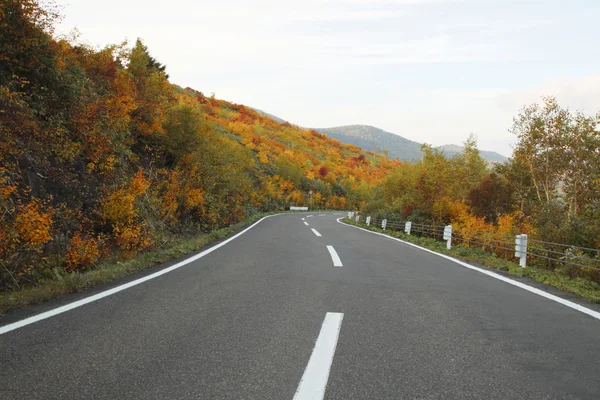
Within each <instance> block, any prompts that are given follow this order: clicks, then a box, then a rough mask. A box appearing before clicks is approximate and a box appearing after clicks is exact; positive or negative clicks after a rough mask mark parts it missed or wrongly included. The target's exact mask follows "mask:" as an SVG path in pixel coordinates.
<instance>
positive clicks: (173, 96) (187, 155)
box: [0, 0, 399, 290]
mask: <svg viewBox="0 0 600 400" xmlns="http://www.w3.org/2000/svg"><path fill="white" fill-rule="evenodd" d="M30 6H31V7H29V8H24V7H22V6H21V2H19V1H17V0H9V1H8V2H5V3H3V4H2V5H1V6H0V14H2V15H6V16H8V17H7V18H5V19H2V20H0V28H1V29H0V39H1V40H0V54H2V59H3V63H2V67H1V68H0V109H1V110H2V111H3V112H2V113H0V137H1V138H2V140H1V141H0V208H1V212H0V271H1V272H0V290H3V289H7V288H8V289H10V288H14V287H19V286H20V285H22V284H24V283H35V282H37V281H38V280H40V279H45V278H48V277H50V278H51V277H52V276H55V274H54V273H53V272H52V271H53V270H54V269H55V268H59V269H61V270H66V271H69V272H74V271H80V270H85V269H90V268H93V267H94V266H95V265H97V264H98V263H99V262H101V261H102V260H103V259H106V258H108V257H117V258H118V259H122V258H128V257H132V256H133V255H135V254H136V253H139V252H141V251H144V250H146V249H151V248H154V247H157V246H168V244H169V243H170V242H171V241H172V240H174V239H175V238H177V237H178V236H185V235H190V234H194V233H198V232H211V231H213V230H215V229H219V228H221V227H228V226H230V225H232V224H235V223H237V222H239V221H241V220H243V219H245V218H247V217H248V216H249V215H252V214H254V213H257V212H261V211H276V210H283V209H285V208H287V207H289V206H290V205H312V206H314V207H315V208H330V209H345V208H353V209H356V208H360V207H361V206H363V205H364V204H366V202H367V201H369V200H370V199H371V198H372V196H373V193H374V189H375V187H376V186H378V185H380V184H381V183H382V182H383V180H384V178H385V176H386V175H388V174H389V172H390V171H391V170H392V169H393V168H395V167H397V166H398V165H399V163H398V162H396V161H391V160H389V159H387V158H386V157H384V156H382V155H376V154H373V153H368V152H366V153H365V152H363V151H362V150H361V149H359V148H358V147H356V146H354V145H351V144H342V143H340V142H339V141H337V140H335V139H331V138H328V137H327V136H325V135H322V134H319V133H318V132H316V131H313V130H308V129H301V128H298V127H294V126H292V125H290V124H288V123H280V122H277V121H275V120H273V119H272V118H269V117H268V116H265V115H261V114H259V113H258V112H256V111H254V110H252V109H251V108H249V107H245V106H243V105H238V104H234V103H230V102H227V101H223V100H217V99H215V98H213V97H207V96H204V95H203V94H202V93H201V92H199V91H196V90H193V89H190V88H187V89H183V88H181V87H178V86H175V85H173V84H171V83H170V82H169V80H168V75H167V73H166V67H165V65H163V64H162V63H160V62H159V61H158V60H156V59H155V58H154V57H152V56H151V54H150V52H149V50H148V48H147V47H146V46H145V45H144V44H143V43H142V42H141V41H140V40H138V41H137V42H136V43H135V44H134V46H133V47H131V48H125V47H123V46H107V47H106V48H104V49H101V50H97V49H94V48H91V47H87V46H85V45H81V44H72V43H70V42H68V41H65V40H57V39H54V38H53V37H52V36H50V35H49V34H48V32H49V31H51V23H52V21H53V18H56V16H55V15H54V14H52V13H50V12H47V11H44V10H43V9H39V8H37V3H36V2H31V4H30ZM309 191H312V192H313V195H312V204H309V199H310V196H309Z"/></svg>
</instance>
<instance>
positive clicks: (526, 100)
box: [497, 75, 600, 114]
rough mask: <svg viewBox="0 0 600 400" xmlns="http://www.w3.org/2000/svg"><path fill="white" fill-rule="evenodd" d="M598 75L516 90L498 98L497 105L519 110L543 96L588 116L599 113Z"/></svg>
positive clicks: (599, 89)
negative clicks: (554, 99)
mask: <svg viewBox="0 0 600 400" xmlns="http://www.w3.org/2000/svg"><path fill="white" fill-rule="evenodd" d="M599 93H600V75H590V76H584V77H562V78H556V79H550V80H547V81H545V82H544V83H543V84H542V85H540V86H538V87H532V88H528V89H525V90H518V91H515V92H513V93H507V94H504V95H500V96H498V99H497V102H498V105H499V106H500V107H502V108H507V109H511V110H514V109H520V108H522V107H524V106H526V105H528V104H531V103H539V102H540V101H541V99H542V97H543V96H554V97H556V99H557V101H558V103H559V104H561V105H562V106H563V107H568V108H571V109H573V110H581V111H583V112H585V113H588V114H596V113H598V112H600V96H599V95H598V94H599Z"/></svg>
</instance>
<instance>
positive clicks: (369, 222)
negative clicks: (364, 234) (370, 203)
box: [367, 215, 371, 226]
mask: <svg viewBox="0 0 600 400" xmlns="http://www.w3.org/2000/svg"><path fill="white" fill-rule="evenodd" d="M369 225H371V216H370V215H369V216H368V217H367V226H369Z"/></svg>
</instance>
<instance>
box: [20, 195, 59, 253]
mask: <svg viewBox="0 0 600 400" xmlns="http://www.w3.org/2000/svg"><path fill="white" fill-rule="evenodd" d="M43 208H44V203H43V202H42V201H41V200H39V199H36V198H33V199H31V201H30V202H29V203H28V204H26V205H25V206H23V207H22V208H21V209H20V210H19V211H18V212H17V215H16V217H15V220H14V222H13V231H14V232H16V233H17V235H18V237H17V238H15V239H13V240H15V241H16V242H18V243H19V244H20V245H21V246H25V247H27V248H38V247H39V246H41V245H42V244H44V243H47V242H49V241H50V240H52V235H51V228H52V214H51V212H49V211H44V210H43Z"/></svg>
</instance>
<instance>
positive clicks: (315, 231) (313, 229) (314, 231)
mask: <svg viewBox="0 0 600 400" xmlns="http://www.w3.org/2000/svg"><path fill="white" fill-rule="evenodd" d="M310 230H311V231H313V233H314V234H315V235H317V236H323V235H321V234H320V233H319V232H317V230H316V229H315V228H310Z"/></svg>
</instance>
